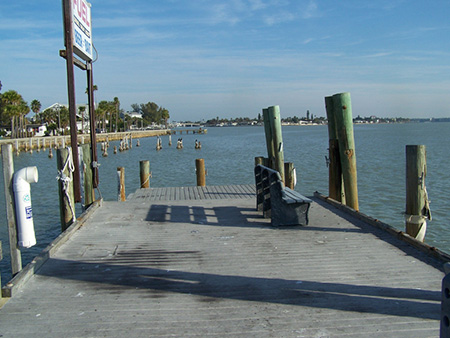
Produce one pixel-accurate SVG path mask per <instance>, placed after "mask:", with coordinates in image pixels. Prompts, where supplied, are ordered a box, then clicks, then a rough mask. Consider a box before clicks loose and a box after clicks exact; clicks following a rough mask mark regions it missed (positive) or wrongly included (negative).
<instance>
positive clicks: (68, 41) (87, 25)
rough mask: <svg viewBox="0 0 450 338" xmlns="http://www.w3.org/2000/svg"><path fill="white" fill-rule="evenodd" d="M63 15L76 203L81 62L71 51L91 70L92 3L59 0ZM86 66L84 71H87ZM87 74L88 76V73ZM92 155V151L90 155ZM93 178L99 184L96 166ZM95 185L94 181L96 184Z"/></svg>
mask: <svg viewBox="0 0 450 338" xmlns="http://www.w3.org/2000/svg"><path fill="white" fill-rule="evenodd" d="M62 4H63V13H64V14H63V16H64V43H65V46H66V50H65V53H62V54H64V55H62V56H64V57H65V59H66V65H67V91H68V101H69V123H70V140H71V147H72V155H73V164H74V173H73V188H74V197H75V202H76V203H78V202H81V183H80V181H81V180H80V165H79V159H78V132H77V121H76V100H75V76H74V67H73V65H74V63H76V64H77V65H78V64H80V63H81V61H79V60H78V59H76V58H75V56H74V53H75V54H76V55H77V56H78V57H80V58H81V59H83V60H84V61H86V64H87V65H89V66H90V67H89V70H90V71H92V55H93V45H92V23H91V5H90V4H89V3H88V2H86V1H85V0H62ZM87 65H86V68H84V69H85V70H87V68H88V67H87ZM89 74H90V75H89ZM91 74H92V73H91V72H88V88H89V98H90V99H89V101H91V100H92V96H93V93H92V83H90V81H92V75H91ZM93 110H94V107H93V105H91V104H89V114H90V115H91V141H92V133H93V132H94V141H95V129H93V128H95V126H93V125H92V116H93V115H94V111H93ZM95 146H96V143H93V144H91V148H95ZM93 155H94V154H93ZM93 161H94V163H96V161H97V157H96V156H95V157H94V156H93ZM94 177H95V179H94V180H95V181H96V183H98V174H97V169H96V168H95V175H94ZM95 186H96V184H95Z"/></svg>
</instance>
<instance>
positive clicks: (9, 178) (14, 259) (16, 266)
mask: <svg viewBox="0 0 450 338" xmlns="http://www.w3.org/2000/svg"><path fill="white" fill-rule="evenodd" d="M2 165H3V179H4V188H5V205H6V218H7V220H6V221H7V222H8V234H9V252H10V256H11V270H12V275H13V276H14V275H15V274H17V273H18V272H19V271H20V270H22V256H21V254H20V249H19V245H18V240H17V228H16V219H15V209H14V195H13V175H14V161H13V151H12V145H11V144H4V145H2Z"/></svg>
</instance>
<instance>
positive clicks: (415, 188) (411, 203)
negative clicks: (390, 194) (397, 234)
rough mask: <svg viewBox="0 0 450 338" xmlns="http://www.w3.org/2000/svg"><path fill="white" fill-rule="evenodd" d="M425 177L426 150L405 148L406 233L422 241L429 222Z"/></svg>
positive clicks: (419, 146)
mask: <svg viewBox="0 0 450 338" xmlns="http://www.w3.org/2000/svg"><path fill="white" fill-rule="evenodd" d="M426 176H427V162H426V148H425V146H424V145H407V146H406V211H405V221H406V233H407V234H409V235H411V236H412V237H414V238H416V239H418V240H419V241H423V240H424V238H425V232H426V228H427V222H426V220H427V219H429V220H431V212H430V208H429V205H428V195H427V190H426V187H425V177H426Z"/></svg>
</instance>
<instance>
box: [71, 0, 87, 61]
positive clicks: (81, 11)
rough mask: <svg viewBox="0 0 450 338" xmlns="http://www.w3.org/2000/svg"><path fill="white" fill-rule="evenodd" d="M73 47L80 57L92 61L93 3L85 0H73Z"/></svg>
mask: <svg viewBox="0 0 450 338" xmlns="http://www.w3.org/2000/svg"><path fill="white" fill-rule="evenodd" d="M70 2H71V6H72V22H73V24H72V26H73V49H74V52H75V54H77V55H78V56H79V57H80V58H82V59H84V60H86V61H91V60H92V59H93V57H92V55H93V51H92V49H93V48H92V22H91V4H90V3H88V2H86V1H85V0H71V1H70Z"/></svg>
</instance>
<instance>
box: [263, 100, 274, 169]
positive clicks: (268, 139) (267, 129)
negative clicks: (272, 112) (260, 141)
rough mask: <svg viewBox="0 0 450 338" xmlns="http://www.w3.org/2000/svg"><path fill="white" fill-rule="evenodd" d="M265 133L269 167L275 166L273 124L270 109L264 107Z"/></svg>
mask: <svg viewBox="0 0 450 338" xmlns="http://www.w3.org/2000/svg"><path fill="white" fill-rule="evenodd" d="M263 120H264V134H265V135H266V147H267V157H268V159H269V163H268V164H267V166H268V167H271V168H272V167H273V165H274V163H275V150H274V148H273V138H272V124H271V120H270V118H269V109H268V108H265V109H263Z"/></svg>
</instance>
